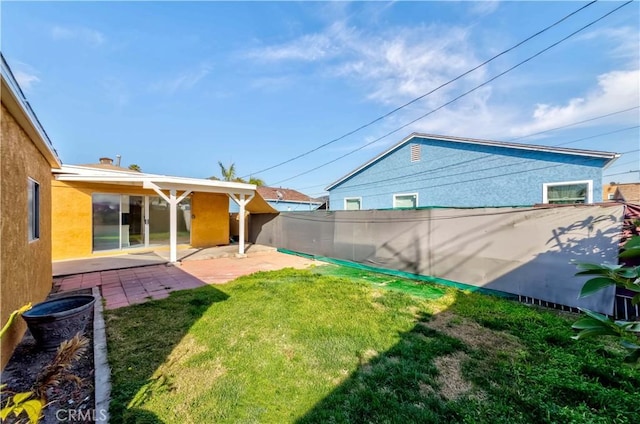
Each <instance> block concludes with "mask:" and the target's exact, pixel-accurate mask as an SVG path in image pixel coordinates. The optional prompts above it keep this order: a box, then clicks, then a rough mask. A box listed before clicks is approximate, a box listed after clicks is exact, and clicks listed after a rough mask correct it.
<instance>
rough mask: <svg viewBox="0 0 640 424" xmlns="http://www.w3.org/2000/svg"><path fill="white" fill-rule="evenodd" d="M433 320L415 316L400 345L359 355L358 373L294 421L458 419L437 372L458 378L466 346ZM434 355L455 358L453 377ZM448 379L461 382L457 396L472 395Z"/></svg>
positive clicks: (305, 423) (389, 297)
mask: <svg viewBox="0 0 640 424" xmlns="http://www.w3.org/2000/svg"><path fill="white" fill-rule="evenodd" d="M394 296H400V294H398V293H393V292H387V293H386V294H385V295H384V296H383V297H382V298H381V303H383V304H384V303H393V301H392V299H393V297H394ZM385 298H387V300H385ZM433 319H434V316H431V315H429V314H423V315H421V316H419V317H418V318H417V320H416V324H415V325H414V327H413V328H412V329H411V330H410V331H407V332H405V333H401V334H400V340H399V341H398V343H396V344H395V345H394V346H392V347H391V348H390V349H389V350H387V351H384V352H380V353H375V352H370V354H371V355H372V356H367V355H368V354H367V353H361V354H359V356H360V365H359V366H358V368H357V369H356V371H355V372H354V373H352V374H351V375H350V376H349V377H348V378H347V379H346V380H344V381H343V382H342V383H341V384H340V385H339V386H338V387H336V389H335V390H333V391H332V392H331V393H330V394H329V395H328V396H326V397H325V398H323V399H322V400H321V401H320V402H318V403H317V404H316V405H315V406H314V407H313V408H312V409H310V410H309V411H308V412H307V413H306V414H305V415H304V416H302V417H300V418H299V419H297V420H296V423H297V424H311V423H381V422H385V423H434V422H457V421H458V419H459V416H458V417H456V413H455V411H454V410H453V409H452V408H451V406H450V405H449V403H448V399H446V397H443V394H444V393H446V392H447V389H445V388H443V387H442V385H443V382H442V377H441V376H445V377H447V378H452V379H454V380H457V379H461V378H462V377H461V369H460V367H461V365H462V361H461V360H460V357H461V356H460V355H464V357H465V358H466V357H467V356H466V353H467V352H470V349H469V347H468V346H466V345H465V344H464V343H463V342H462V341H461V340H459V339H458V338H455V337H451V336H449V335H447V334H444V333H442V332H440V331H437V330H435V329H434V328H432V327H431V326H430V325H429V322H430V321H432V320H433ZM438 358H458V359H453V360H454V361H457V363H456V364H454V365H452V367H453V368H456V367H457V369H455V370H449V371H451V373H453V374H456V376H455V377H454V376H452V375H449V374H448V372H447V371H446V370H443V368H442V367H441V366H440V364H439V362H438V361H439V359H438ZM452 383H453V384H454V385H455V384H459V387H457V388H455V390H459V393H458V394H459V395H460V397H461V398H462V397H465V396H466V397H467V398H469V397H471V398H473V397H474V393H473V392H474V390H475V389H474V388H473V386H471V384H470V383H468V382H466V381H464V382H463V381H457V382H452ZM463 383H464V384H463ZM444 417H447V420H446V421H443V418H444ZM456 418H458V419H456Z"/></svg>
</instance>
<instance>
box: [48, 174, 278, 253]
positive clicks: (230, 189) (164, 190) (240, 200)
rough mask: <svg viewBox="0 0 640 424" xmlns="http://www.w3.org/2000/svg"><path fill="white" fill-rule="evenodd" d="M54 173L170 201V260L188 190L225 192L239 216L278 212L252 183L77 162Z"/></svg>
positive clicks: (240, 248)
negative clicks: (146, 192)
mask: <svg viewBox="0 0 640 424" xmlns="http://www.w3.org/2000/svg"><path fill="white" fill-rule="evenodd" d="M53 173H54V174H55V178H56V180H58V181H79V182H94V183H103V184H121V185H125V186H135V187H142V188H145V189H150V190H153V191H155V192H156V193H157V194H158V195H159V196H160V197H162V198H163V199H164V200H165V201H166V202H167V203H169V207H170V209H169V216H170V227H169V243H170V261H171V262H176V261H177V251H178V249H177V227H178V225H177V216H178V214H177V205H178V203H180V202H181V201H182V200H183V199H184V198H185V197H186V196H188V195H189V194H190V193H193V192H202V193H222V194H226V195H227V196H229V198H230V199H231V200H233V201H234V202H236V203H237V204H238V206H239V207H240V216H242V217H244V216H245V211H246V212H253V213H277V211H276V210H275V209H273V208H272V207H271V206H269V204H268V203H267V202H266V201H265V200H264V199H262V198H261V197H260V195H259V194H258V193H257V192H256V186H255V185H253V184H245V183H237V182H230V181H219V180H208V179H201V178H187V177H174V176H169V175H158V174H147V173H143V172H137V171H125V170H123V171H117V170H110V169H100V168H92V167H89V166H77V165H63V166H62V167H61V168H60V169H54V170H53ZM179 192H181V194H180V195H178V193H179ZM244 226H245V219H241V220H240V234H239V236H240V239H239V241H238V255H240V256H243V255H244V254H245V253H244V251H245V240H244Z"/></svg>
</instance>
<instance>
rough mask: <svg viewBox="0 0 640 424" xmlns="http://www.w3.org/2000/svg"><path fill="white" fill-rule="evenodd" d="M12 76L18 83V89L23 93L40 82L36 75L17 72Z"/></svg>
mask: <svg viewBox="0 0 640 424" xmlns="http://www.w3.org/2000/svg"><path fill="white" fill-rule="evenodd" d="M13 76H14V77H16V81H18V84H19V85H20V88H22V89H23V90H25V91H29V90H31V88H32V87H33V84H35V83H38V82H40V78H38V77H37V76H36V75H34V74H32V73H28V72H25V71H20V70H17V71H15V72H14V73H13Z"/></svg>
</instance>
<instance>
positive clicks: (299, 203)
mask: <svg viewBox="0 0 640 424" xmlns="http://www.w3.org/2000/svg"><path fill="white" fill-rule="evenodd" d="M256 191H257V192H258V194H260V196H262V198H263V199H264V200H266V201H267V203H268V204H269V206H271V207H272V208H274V209H275V210H277V211H279V212H289V211H312V210H315V209H318V207H319V206H321V205H322V204H324V202H323V201H320V200H318V199H314V198H312V197H309V196H307V195H306V194H303V193H300V192H299V191H296V190H293V189H290V188H282V187H265V186H260V187H257V189H256ZM229 212H232V213H236V212H238V206H237V205H235V204H234V202H230V203H229Z"/></svg>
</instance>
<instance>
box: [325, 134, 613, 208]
mask: <svg viewBox="0 0 640 424" xmlns="http://www.w3.org/2000/svg"><path fill="white" fill-rule="evenodd" d="M619 156H620V155H619V154H617V153H610V152H601V151H595V150H579V149H567V148H562V147H548V146H537V145H531V144H518V143H506V142H499V141H488V140H475V139H469V138H459V137H449V136H441V135H430V134H416V133H414V134H411V135H410V136H408V137H407V138H405V139H404V140H402V141H401V142H399V143H398V144H396V145H395V146H393V147H391V148H390V149H388V150H387V151H385V152H383V153H381V154H380V155H378V156H377V157H375V158H373V159H372V160H370V161H369V162H367V163H365V164H364V165H362V166H360V167H358V168H357V169H355V170H353V171H351V172H350V173H348V174H347V175H345V176H343V177H342V178H340V179H339V180H337V181H336V182H334V183H333V184H331V185H329V186H328V187H327V188H326V190H327V191H329V199H330V200H329V203H330V205H331V210H352V209H390V208H414V207H424V206H450V207H483V206H525V205H533V204H538V203H593V202H594V201H596V202H598V201H600V199H602V170H603V169H604V168H606V167H607V166H609V165H610V164H611V163H612V162H613V161H614V160H616V159H617V158H618V157H619Z"/></svg>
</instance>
